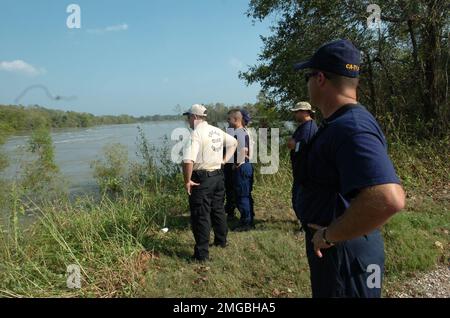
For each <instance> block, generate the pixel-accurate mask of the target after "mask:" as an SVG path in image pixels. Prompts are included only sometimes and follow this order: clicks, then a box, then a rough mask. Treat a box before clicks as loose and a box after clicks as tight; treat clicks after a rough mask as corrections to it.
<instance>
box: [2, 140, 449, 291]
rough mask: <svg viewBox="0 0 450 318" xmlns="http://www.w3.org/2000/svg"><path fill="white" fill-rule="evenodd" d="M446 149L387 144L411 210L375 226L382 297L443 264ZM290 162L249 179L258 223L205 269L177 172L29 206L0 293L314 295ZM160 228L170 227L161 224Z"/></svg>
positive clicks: (217, 252) (5, 245) (5, 259)
mask: <svg viewBox="0 0 450 318" xmlns="http://www.w3.org/2000/svg"><path fill="white" fill-rule="evenodd" d="M443 146H444V145H441V144H434V145H428V146H421V147H423V148H422V149H419V146H415V147H413V148H409V147H410V146H406V145H400V144H393V145H391V155H392V156H393V158H394V161H395V164H396V166H397V169H401V173H400V174H401V175H402V179H403V180H404V182H405V187H406V189H407V193H408V201H407V202H408V207H407V209H406V210H405V211H403V212H402V213H399V214H398V215H396V216H394V218H393V219H392V220H391V221H390V222H389V224H388V225H387V226H386V227H385V228H384V229H383V233H384V237H385V243H386V255H387V261H386V280H385V287H386V288H385V296H387V297H399V296H401V294H399V293H400V292H401V291H402V289H404V288H405V286H409V285H408V284H409V282H410V281H411V279H413V278H414V277H415V275H418V276H421V275H426V273H427V272H429V271H431V270H433V269H434V268H435V266H437V265H439V264H440V266H447V265H448V258H449V257H450V254H449V250H450V249H449V246H450V240H449V235H448V232H449V231H450V210H449V206H450V198H449V196H448V193H450V191H449V190H450V184H448V180H449V178H448V176H449V175H448V173H449V171H448V167H447V164H446V158H448V157H447V156H448V153H447V152H448V149H449V148H443ZM432 149H434V151H432ZM424 151H425V152H424ZM446 151H447V152H446ZM427 158H428V159H427ZM286 159H287V158H283V159H282V160H281V162H282V164H281V167H280V170H279V172H278V173H277V174H276V175H265V176H262V175H258V176H257V178H256V182H255V191H254V195H255V202H256V206H255V212H256V219H257V222H256V229H255V230H254V231H251V232H246V233H235V232H231V233H230V235H229V241H230V245H229V247H228V248H226V249H218V248H211V257H212V260H211V261H210V262H209V263H207V264H205V265H198V264H194V263H191V262H190V261H189V257H190V256H191V253H192V248H193V244H194V241H193V237H192V233H191V231H190V228H189V212H188V205H187V199H186V195H185V193H184V191H183V189H182V186H181V184H182V180H181V176H180V175H179V174H174V175H172V177H170V178H165V179H164V178H161V176H160V175H158V174H157V173H156V174H152V173H150V174H148V175H147V176H146V178H145V182H143V183H141V185H142V186H140V187H138V186H136V187H134V188H129V189H127V190H125V191H123V192H122V193H121V194H118V195H116V196H115V198H114V199H113V198H112V197H111V196H107V195H105V196H103V198H102V200H100V201H95V200H92V199H89V198H79V199H78V200H77V201H76V202H73V203H69V202H67V201H64V200H60V201H58V200H56V201H53V202H49V203H46V204H40V205H39V206H35V205H33V203H30V204H31V205H32V206H33V208H34V209H36V210H37V211H38V213H37V215H38V217H39V220H38V222H36V223H35V224H33V226H31V227H30V228H28V229H27V230H26V231H25V232H21V233H19V235H18V236H17V237H16V238H17V241H16V242H14V241H13V240H11V235H10V234H11V233H9V234H8V235H7V234H6V232H5V233H4V234H5V239H4V240H2V243H1V247H0V267H1V268H0V295H2V296H4V297H24V296H25V297H310V295H311V291H310V287H309V270H308V266H307V261H306V256H305V251H304V241H303V240H304V238H303V237H302V236H296V235H294V231H295V230H296V228H297V224H296V222H295V218H294V213H293V211H292V210H291V207H290V182H291V177H290V170H289V164H288V161H287V160H286ZM147 172H148V171H147ZM108 178H109V177H108ZM108 180H110V179H108ZM141 181H142V179H141V180H140V182H141ZM120 184H121V183H114V184H113V185H114V186H115V187H116V186H118V185H120ZM274 184H276V185H277V186H276V187H274V186H273V185H274ZM109 185H111V184H109ZM232 225H233V224H231V226H232ZM166 227H167V228H168V229H169V231H168V232H167V233H165V232H164V231H161V230H162V228H166ZM6 230H7V228H4V231H6ZM70 264H75V265H78V266H80V269H81V277H82V279H81V283H82V288H81V289H75V290H70V289H68V288H67V285H66V279H67V276H66V269H67V266H68V265H70ZM422 273H423V274H422ZM411 288H412V287H411Z"/></svg>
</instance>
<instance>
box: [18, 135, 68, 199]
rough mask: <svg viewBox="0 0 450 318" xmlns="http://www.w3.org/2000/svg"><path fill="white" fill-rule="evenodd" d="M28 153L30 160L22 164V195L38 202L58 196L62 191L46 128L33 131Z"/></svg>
mask: <svg viewBox="0 0 450 318" xmlns="http://www.w3.org/2000/svg"><path fill="white" fill-rule="evenodd" d="M28 151H29V152H30V154H31V156H30V157H31V158H32V160H29V161H27V162H25V163H23V167H22V168H23V174H22V179H21V180H20V184H21V187H22V188H23V190H24V194H25V195H27V196H29V197H30V198H31V199H33V200H38V198H40V197H42V196H45V198H46V199H49V198H50V197H52V196H58V195H59V194H60V193H61V191H64V190H63V188H62V179H61V177H60V175H59V168H58V166H57V165H56V163H55V154H54V146H53V142H52V138H51V135H50V130H49V129H48V128H44V127H42V128H39V129H37V130H35V131H33V133H32V135H31V137H30V139H29V141H28Z"/></svg>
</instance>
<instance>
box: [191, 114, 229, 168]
mask: <svg viewBox="0 0 450 318" xmlns="http://www.w3.org/2000/svg"><path fill="white" fill-rule="evenodd" d="M236 144H237V141H236V139H234V138H233V137H232V136H230V135H228V134H227V133H226V132H224V131H223V130H221V129H219V128H217V127H214V126H211V125H209V124H208V123H207V122H201V123H199V124H198V125H197V126H196V127H195V129H194V130H192V131H191V135H190V138H189V139H188V141H187V144H186V145H185V148H184V149H183V161H193V162H194V170H208V171H212V170H218V169H220V168H221V166H222V163H223V148H224V147H231V146H233V145H236Z"/></svg>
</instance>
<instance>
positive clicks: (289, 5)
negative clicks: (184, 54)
mask: <svg viewBox="0 0 450 318" xmlns="http://www.w3.org/2000/svg"><path fill="white" fill-rule="evenodd" d="M371 3H372V2H371V1H360V0H348V1H339V0H332V1H323V0H308V1H297V0H251V1H250V7H249V10H248V12H247V14H248V16H249V17H252V18H253V19H254V20H260V21H262V20H270V21H274V22H273V24H272V31H273V32H272V34H271V35H270V36H267V37H262V40H263V49H262V52H261V53H260V55H259V62H258V64H257V65H254V66H252V67H250V69H249V70H248V71H247V72H244V73H241V74H240V76H241V78H243V79H244V80H245V81H246V82H247V83H248V84H251V83H260V85H261V86H262V89H263V90H264V91H265V92H266V93H267V94H268V96H269V97H270V98H271V99H273V100H274V101H275V102H276V103H277V104H278V105H281V106H282V107H287V106H291V105H293V104H294V103H295V102H298V101H299V100H305V99H307V98H308V95H307V89H306V85H305V84H304V81H303V79H302V76H301V75H302V74H299V73H298V72H295V71H294V70H293V65H294V64H295V63H296V62H299V61H303V60H305V59H307V58H309V57H310V56H311V55H312V53H313V52H314V51H315V50H316V49H317V48H318V47H320V46H321V45H322V44H324V43H326V42H328V41H331V40H335V39H339V38H346V39H350V40H351V41H353V42H354V43H355V45H356V46H357V47H358V48H359V49H361V51H362V52H363V59H364V61H363V68H362V76H361V85H360V92H359V93H360V94H359V95H360V101H361V102H362V103H363V104H364V105H366V106H367V107H368V108H369V109H370V110H371V111H372V112H373V113H374V114H375V115H376V116H377V117H378V118H380V119H381V120H380V122H381V124H382V125H383V126H384V127H383V128H384V130H385V131H386V132H387V133H388V134H390V133H391V130H390V128H391V127H392V126H394V127H401V129H400V132H401V133H402V134H404V135H408V134H411V135H414V136H417V137H419V138H423V137H426V136H429V135H435V136H442V135H446V134H447V132H448V128H449V123H450V107H449V102H448V71H449V59H450V54H449V37H448V34H449V33H448V32H449V28H450V22H449V21H450V20H449V19H448V12H449V11H448V5H447V2H446V1H438V0H434V1H427V0H414V1H395V2H392V1H388V0H380V1H377V4H378V5H379V6H380V7H381V10H382V21H383V22H382V27H381V29H380V32H377V31H374V30H371V29H368V28H367V25H366V24H367V17H368V16H369V14H368V13H367V12H366V8H367V6H368V5H369V4H371ZM411 87H415V88H417V89H411ZM385 117H388V118H385ZM389 124H393V125H391V126H389Z"/></svg>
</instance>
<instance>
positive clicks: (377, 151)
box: [299, 104, 400, 226]
mask: <svg viewBox="0 0 450 318" xmlns="http://www.w3.org/2000/svg"><path fill="white" fill-rule="evenodd" d="M305 163H306V166H305V167H306V170H305V171H306V176H307V178H306V181H304V182H303V184H302V186H303V189H302V191H303V192H302V196H301V198H300V203H299V204H300V207H301V211H302V220H301V221H302V223H303V224H304V225H307V224H308V223H314V224H318V225H321V226H328V225H329V224H330V223H332V222H333V220H334V219H336V218H338V217H339V216H341V215H342V214H343V213H344V211H345V210H346V209H347V208H348V206H349V204H350V202H351V200H352V199H353V198H355V197H356V195H357V194H358V192H359V191H360V190H361V189H364V188H366V187H370V186H375V185H380V184H387V183H397V184H399V183H400V181H399V178H398V177H397V175H396V172H395V169H394V167H393V164H392V162H391V160H390V159H389V157H388V154H387V143H386V139H385V137H384V135H383V133H382V131H381V129H380V127H379V125H378V123H377V121H376V120H375V118H374V117H373V116H372V115H371V114H370V113H369V112H368V111H367V110H366V109H365V108H364V107H363V106H361V105H359V104H358V105H347V106H344V107H342V108H340V109H339V110H338V111H337V112H335V113H334V114H333V115H332V116H330V117H329V118H327V119H326V120H324V121H323V123H322V125H321V127H320V129H319V131H318V133H317V134H316V137H315V138H314V139H313V140H312V143H311V146H310V149H309V151H308V152H307V157H306V161H305Z"/></svg>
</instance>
